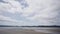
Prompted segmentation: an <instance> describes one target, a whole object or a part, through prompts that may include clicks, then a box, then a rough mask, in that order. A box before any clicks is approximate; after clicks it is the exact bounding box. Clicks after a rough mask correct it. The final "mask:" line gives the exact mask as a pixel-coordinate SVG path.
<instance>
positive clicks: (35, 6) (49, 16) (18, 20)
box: [0, 0, 60, 25]
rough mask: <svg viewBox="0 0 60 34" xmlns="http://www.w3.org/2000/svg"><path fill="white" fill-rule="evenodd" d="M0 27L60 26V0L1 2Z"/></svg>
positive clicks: (8, 0) (4, 0)
mask: <svg viewBox="0 0 60 34" xmlns="http://www.w3.org/2000/svg"><path fill="white" fill-rule="evenodd" d="M0 25H60V0H0Z"/></svg>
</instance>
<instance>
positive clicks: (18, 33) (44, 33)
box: [0, 27, 60, 34]
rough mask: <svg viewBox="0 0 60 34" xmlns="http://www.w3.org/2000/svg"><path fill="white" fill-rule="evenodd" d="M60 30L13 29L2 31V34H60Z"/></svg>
mask: <svg viewBox="0 0 60 34" xmlns="http://www.w3.org/2000/svg"><path fill="white" fill-rule="evenodd" d="M59 33H60V28H24V27H23V28H11V29H0V34H59Z"/></svg>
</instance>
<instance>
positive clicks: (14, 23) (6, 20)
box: [0, 15, 23, 25]
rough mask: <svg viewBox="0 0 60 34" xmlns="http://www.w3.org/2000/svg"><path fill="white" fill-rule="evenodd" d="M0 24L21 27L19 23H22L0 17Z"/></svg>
mask: <svg viewBox="0 0 60 34" xmlns="http://www.w3.org/2000/svg"><path fill="white" fill-rule="evenodd" d="M0 23H1V24H2V25H17V24H20V25H21V23H23V22H22V21H17V20H15V19H11V18H10V17H6V16H3V15H0ZM1 24H0V25H1Z"/></svg>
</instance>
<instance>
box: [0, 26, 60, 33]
mask: <svg viewBox="0 0 60 34" xmlns="http://www.w3.org/2000/svg"><path fill="white" fill-rule="evenodd" d="M6 29H17V31H18V30H21V29H28V30H30V29H31V30H34V31H35V32H44V33H51V34H59V33H60V28H57V27H0V30H6Z"/></svg>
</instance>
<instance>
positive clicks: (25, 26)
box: [0, 25, 60, 27]
mask: <svg viewBox="0 0 60 34" xmlns="http://www.w3.org/2000/svg"><path fill="white" fill-rule="evenodd" d="M0 27H60V26H57V25H51V26H45V25H38V26H17V25H16V26H12V25H0Z"/></svg>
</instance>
